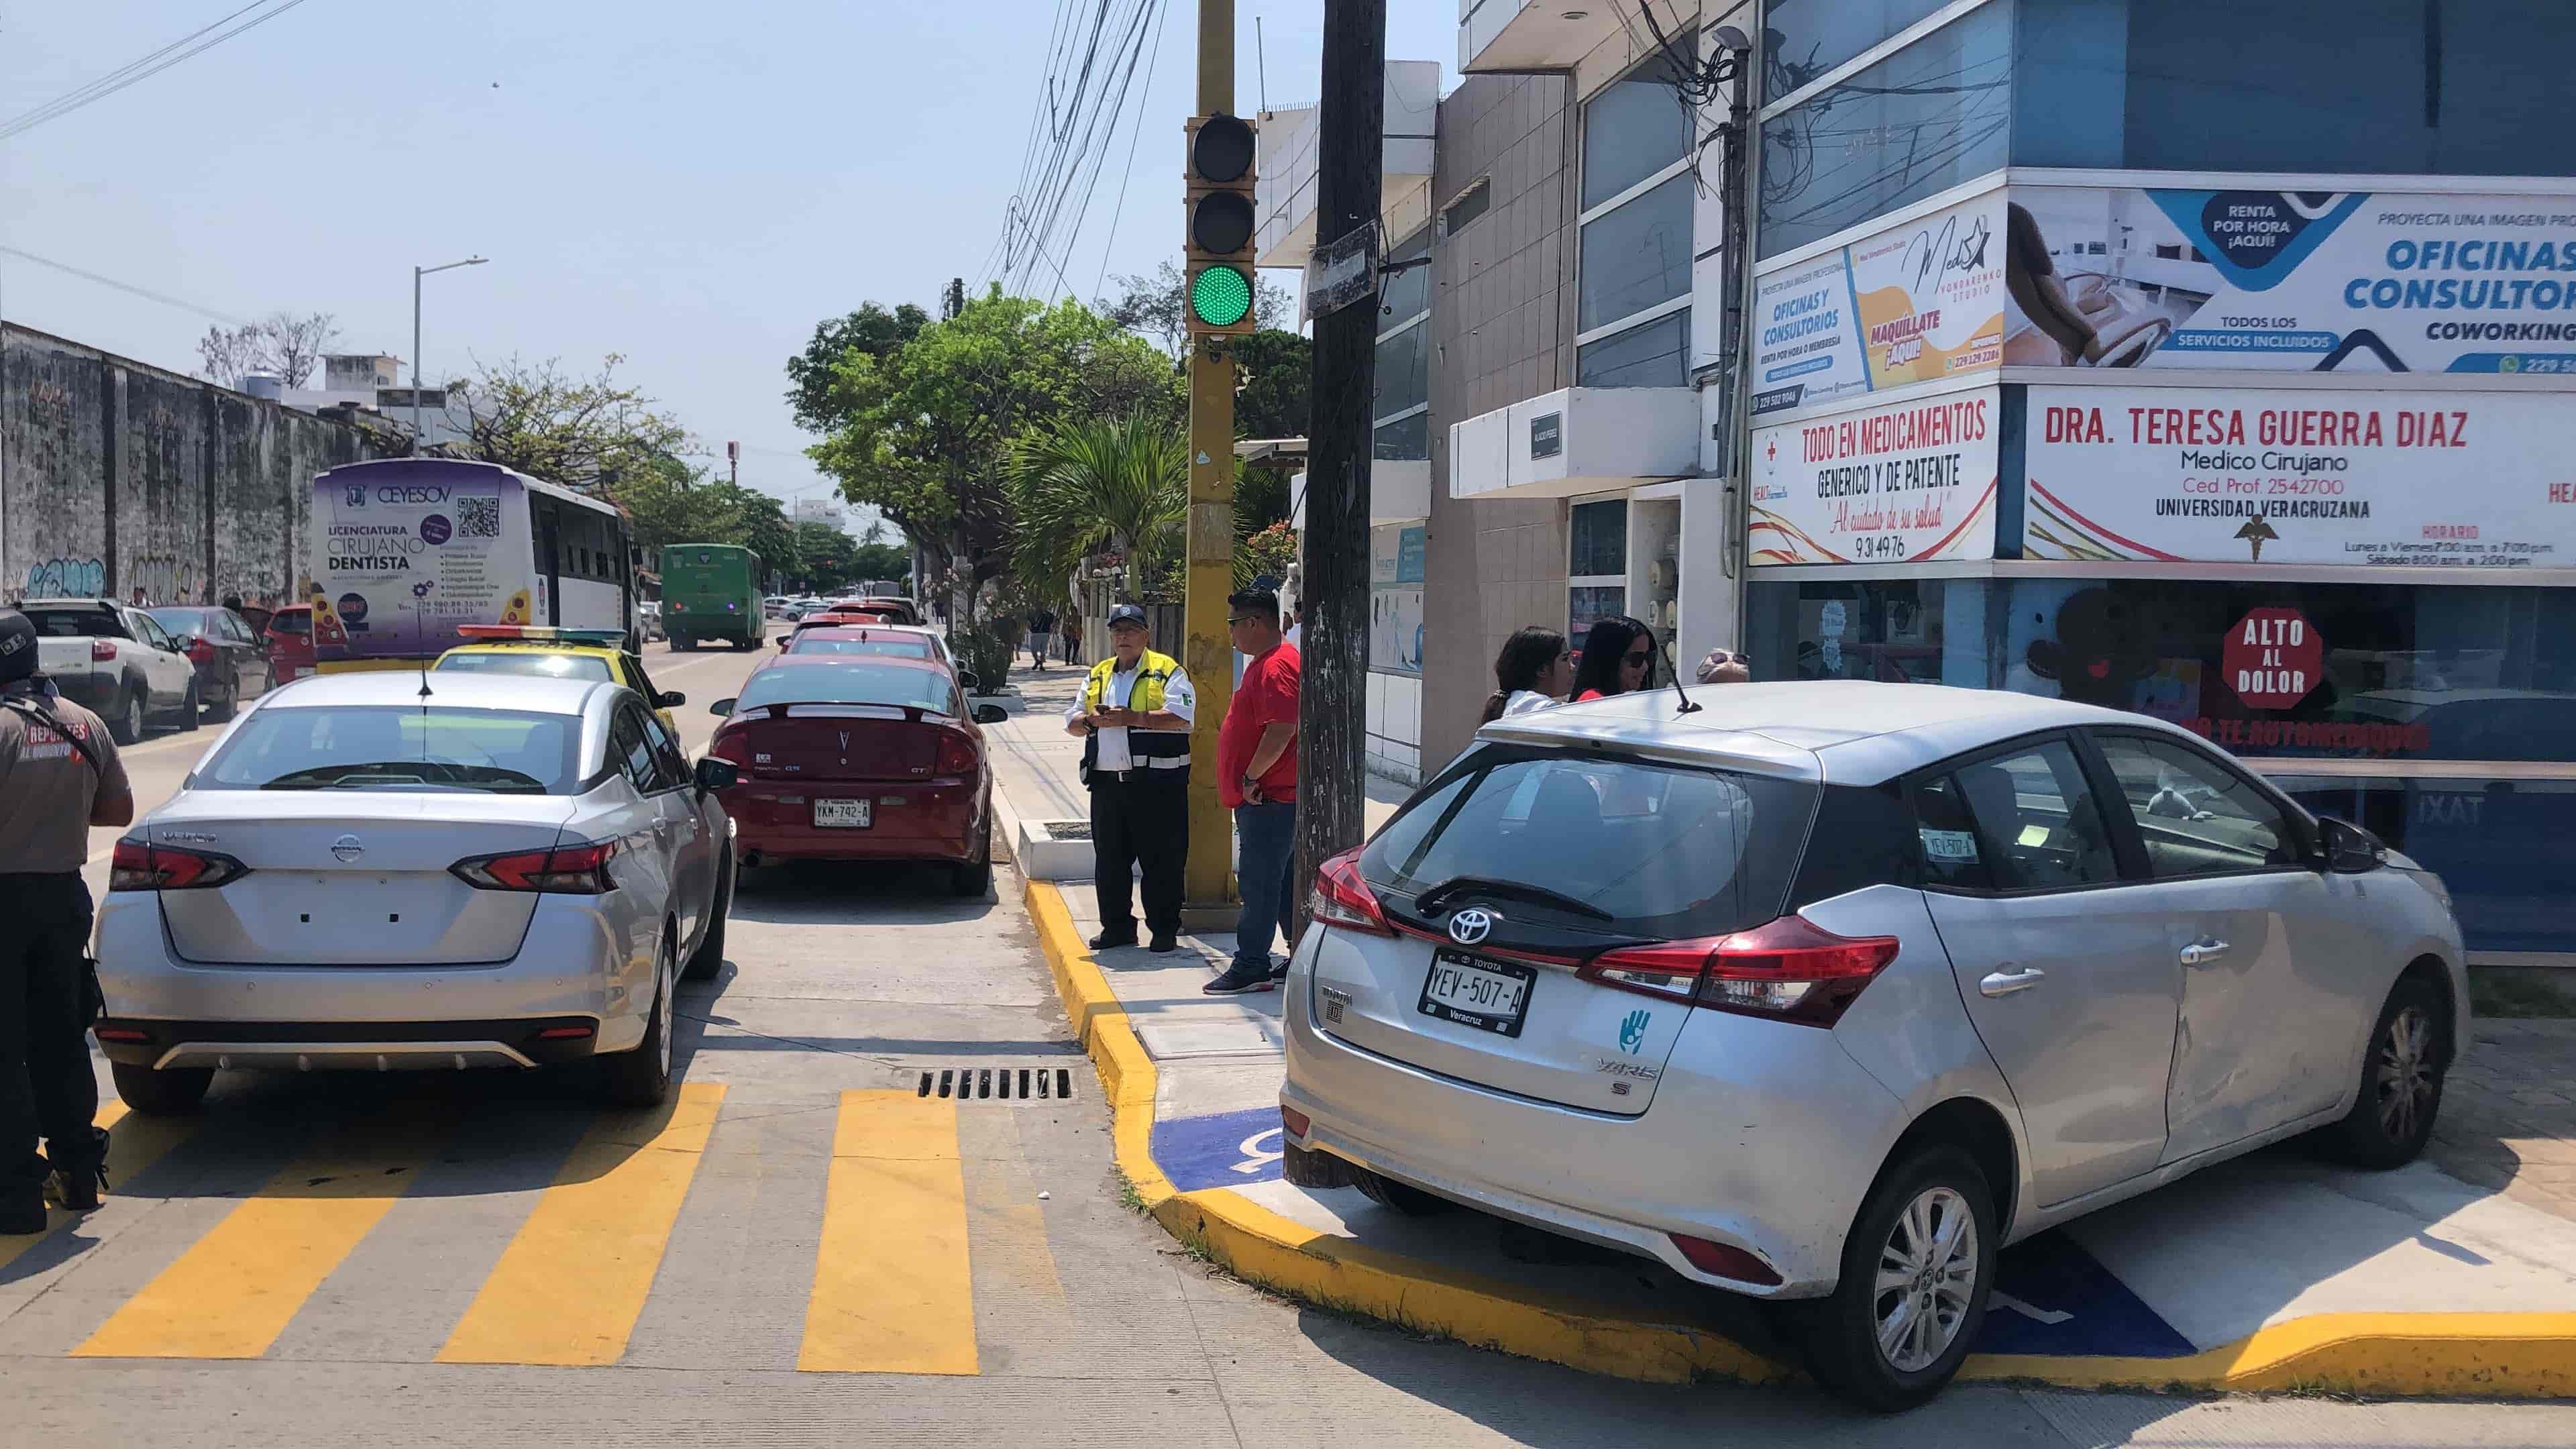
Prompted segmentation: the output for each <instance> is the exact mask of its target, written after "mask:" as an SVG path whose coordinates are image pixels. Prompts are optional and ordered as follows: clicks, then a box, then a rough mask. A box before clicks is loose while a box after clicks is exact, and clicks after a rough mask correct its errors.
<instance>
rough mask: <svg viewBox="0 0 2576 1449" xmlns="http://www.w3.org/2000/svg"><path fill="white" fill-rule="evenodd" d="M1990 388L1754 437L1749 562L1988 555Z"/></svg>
mask: <svg viewBox="0 0 2576 1449" xmlns="http://www.w3.org/2000/svg"><path fill="white" fill-rule="evenodd" d="M2000 408H2001V404H2000V400H1999V399H1998V397H1997V395H1996V390H1995V389H1993V388H1985V389H1981V390H1978V391H1975V392H1965V393H1953V394H1948V395H1945V396H1942V397H1935V398H1926V399H1923V400H1921V401H1919V402H1908V403H1895V404H1889V405H1882V406H1879V407H1874V408H1865V409H1862V410H1861V411H1858V412H1852V413H1845V414H1842V415H1840V416H1836V417H1828V418H1810V419H1807V420H1806V421H1803V422H1796V423H1785V424H1782V425H1779V426H1777V427H1769V428H1759V429H1756V430H1755V431H1754V434H1753V498H1752V505H1753V519H1752V527H1751V541H1750V550H1749V552H1750V554H1751V557H1752V561H1753V562H1754V563H1756V564H1837V563H1900V562H1904V561H1906V560H1909V559H1979V558H1993V557H1994V556H1995V481H1996V467H1997V464H1996V443H1995V435H1996V427H1997V422H1998V418H1997V414H1998V412H1999V411H2000Z"/></svg>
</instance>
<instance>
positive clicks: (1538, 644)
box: [1485, 624, 1574, 724]
mask: <svg viewBox="0 0 2576 1449" xmlns="http://www.w3.org/2000/svg"><path fill="white" fill-rule="evenodd" d="M1573 686H1574V663H1573V659H1572V656H1570V655H1569V654H1567V652H1566V648H1565V636H1564V635H1562V634H1560V633H1558V632H1556V631H1555V630H1554V629H1542V628H1540V627H1539V626H1537V625H1536V624H1532V625H1529V626H1527V627H1525V628H1523V629H1521V630H1519V631H1517V632H1515V633H1514V634H1513V635H1512V637H1511V638H1509V639H1506V640H1504V641H1503V652H1502V653H1500V654H1497V655H1495V656H1494V692H1493V693H1492V694H1490V695H1487V696H1486V697H1485V723H1487V724H1491V723H1493V722H1494V721H1495V720H1498V719H1501V718H1502V717H1504V716H1505V715H1514V714H1527V713H1529V712H1530V711H1531V710H1534V709H1545V708H1547V707H1548V706H1549V705H1551V704H1560V703H1563V702H1564V699H1565V692H1566V691H1567V690H1568V689H1571V688H1572V687H1573Z"/></svg>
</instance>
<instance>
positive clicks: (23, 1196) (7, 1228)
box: [0, 1188, 52, 1238]
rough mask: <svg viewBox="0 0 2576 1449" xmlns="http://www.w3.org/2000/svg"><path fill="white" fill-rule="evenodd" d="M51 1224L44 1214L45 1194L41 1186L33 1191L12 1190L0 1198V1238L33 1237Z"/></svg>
mask: <svg viewBox="0 0 2576 1449" xmlns="http://www.w3.org/2000/svg"><path fill="white" fill-rule="evenodd" d="M51 1226H52V1223H51V1221H50V1220H49V1219H47V1218H46V1216H45V1194H44V1191H43V1190H42V1189H41V1188H40V1189H37V1190H36V1191H33V1192H25V1191H19V1192H12V1193H10V1194H9V1195H8V1196H7V1197H5V1198H0V1238H26V1237H33V1236H35V1235H36V1234H38V1233H41V1232H43V1231H45V1229H47V1228H48V1227H51Z"/></svg>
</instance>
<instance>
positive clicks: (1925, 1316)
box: [1871, 1187, 1978, 1373]
mask: <svg viewBox="0 0 2576 1449" xmlns="http://www.w3.org/2000/svg"><path fill="white" fill-rule="evenodd" d="M1977 1252H1978V1244H1977V1220H1976V1217H1975V1215H1974V1214H1973V1213H1971V1212H1970V1211H1969V1209H1968V1200H1967V1199H1966V1198H1964V1197H1961V1196H1960V1195H1959V1194H1958V1193H1957V1192H1956V1191H1954V1190H1952V1189H1950V1188H1946V1187H1928V1188H1925V1189H1924V1190H1923V1191H1922V1192H1921V1193H1920V1194H1918V1195H1917V1196H1916V1197H1915V1199H1914V1201H1912V1202H1910V1203H1907V1204H1906V1205H1905V1211H1904V1212H1902V1213H1899V1214H1898V1215H1897V1218H1896V1223H1895V1225H1894V1226H1893V1227H1892V1228H1890V1229H1889V1231H1888V1235H1887V1242H1886V1243H1885V1244H1884V1245H1882V1246H1881V1247H1880V1248H1879V1250H1878V1281H1877V1292H1876V1294H1875V1295H1874V1296H1873V1298H1872V1300H1871V1302H1872V1306H1873V1307H1874V1308H1875V1310H1876V1316H1877V1319H1878V1324H1877V1331H1878V1351H1879V1353H1880V1354H1881V1356H1883V1357H1884V1358H1886V1360H1887V1362H1888V1365H1889V1367H1891V1368H1894V1369H1895V1370H1896V1371H1897V1372H1899V1373H1919V1372H1921V1371H1922V1370H1924V1369H1926V1368H1929V1367H1931V1366H1932V1364H1934V1363H1936V1362H1938V1361H1939V1360H1940V1358H1941V1356H1942V1355H1943V1354H1945V1353H1947V1352H1949V1351H1950V1345H1951V1344H1952V1343H1954V1342H1956V1341H1957V1340H1958V1337H1959V1330H1960V1328H1961V1327H1962V1326H1963V1325H1964V1324H1965V1323H1966V1322H1967V1319H1968V1300H1969V1296H1970V1295H1971V1294H1973V1293H1974V1292H1975V1291H1976V1286H1977Z"/></svg>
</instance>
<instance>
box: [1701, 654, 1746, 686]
mask: <svg viewBox="0 0 2576 1449" xmlns="http://www.w3.org/2000/svg"><path fill="white" fill-rule="evenodd" d="M1699 682H1700V683H1702V684H1750V683H1752V682H1753V656H1752V655H1750V654H1740V653H1736V652H1734V651H1732V650H1726V649H1711V650H1710V651H1708V657H1707V658H1705V659H1702V660H1701V661H1700V662H1699Z"/></svg>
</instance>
